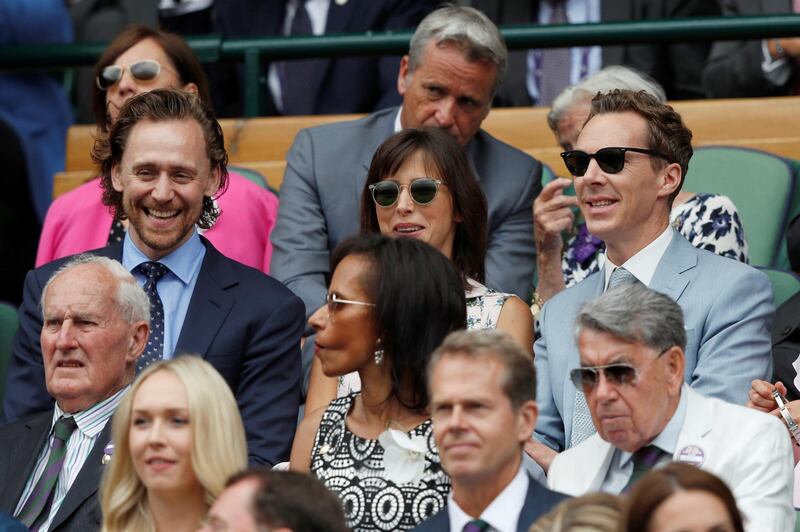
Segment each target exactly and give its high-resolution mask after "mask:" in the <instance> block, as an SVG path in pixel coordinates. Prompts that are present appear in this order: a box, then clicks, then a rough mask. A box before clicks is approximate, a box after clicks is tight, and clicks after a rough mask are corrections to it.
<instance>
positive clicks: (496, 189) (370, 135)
mask: <svg viewBox="0 0 800 532" xmlns="http://www.w3.org/2000/svg"><path fill="white" fill-rule="evenodd" d="M506 56H507V51H506V47H505V44H504V43H503V40H502V37H501V36H500V33H499V32H498V30H497V28H496V27H495V26H494V24H492V22H491V21H490V20H489V19H488V18H486V16H485V15H483V14H482V13H480V12H478V11H476V10H474V9H472V8H468V7H453V6H450V7H445V8H442V9H438V10H436V11H434V12H433V13H431V14H430V15H428V16H427V17H426V18H425V19H424V20H423V21H422V22H421V23H420V25H419V27H418V28H417V30H416V32H415V33H414V36H413V38H412V40H411V45H410V49H409V54H408V55H406V56H404V57H403V59H402V61H401V64H400V70H399V73H398V78H397V88H398V92H399V93H400V95H401V96H402V97H403V104H402V106H401V107H400V108H399V109H398V108H391V109H386V110H383V111H379V112H377V113H374V114H371V115H369V116H367V117H365V118H363V119H360V120H355V121H350V122H341V123H335V124H328V125H323V126H319V127H314V128H310V129H304V130H302V131H300V132H299V133H298V134H297V138H296V139H295V141H294V144H293V145H292V147H291V149H290V150H289V154H288V156H287V166H286V173H285V175H284V179H283V183H282V185H281V205H280V211H279V213H278V220H277V223H276V226H275V229H274V230H273V232H272V243H273V246H274V252H273V255H272V264H271V273H272V274H273V275H274V276H275V277H276V278H278V280H280V281H282V282H284V283H285V284H286V286H288V287H289V288H290V289H291V290H292V291H294V292H295V293H296V294H297V295H298V296H300V298H301V299H303V301H304V302H305V304H306V313H307V315H311V314H312V313H313V312H314V311H316V310H317V309H318V308H319V307H321V306H322V305H323V304H324V303H325V294H326V291H327V285H328V281H329V278H330V252H331V251H332V250H333V248H334V247H336V245H337V244H338V243H339V242H341V241H342V240H343V239H345V238H346V237H348V236H350V235H352V234H354V233H356V232H358V229H359V225H358V222H359V212H358V210H359V200H360V197H361V193H362V190H363V188H364V182H365V181H366V176H367V169H368V167H369V164H370V161H371V160H372V155H373V154H374V152H375V150H376V148H377V147H378V146H379V145H380V144H381V143H382V142H383V141H385V140H386V139H387V138H388V137H390V136H391V135H392V134H393V133H395V132H397V131H399V130H400V129H403V128H413V127H438V128H441V129H443V130H445V131H446V132H447V133H449V134H450V135H452V136H453V137H454V138H455V139H456V140H458V141H459V143H460V144H461V145H463V146H464V148H465V150H466V152H467V155H468V157H469V159H470V162H471V163H472V165H473V170H474V171H475V175H476V177H477V179H478V182H479V184H480V186H481V189H482V190H483V193H484V194H485V195H486V200H487V203H488V207H489V213H488V214H489V227H488V232H489V234H488V241H489V249H488V252H487V258H486V285H488V286H489V287H490V288H494V289H497V290H501V291H503V292H510V293H515V294H517V295H519V296H520V297H522V298H524V299H527V298H528V296H529V294H530V292H531V289H532V283H533V273H534V267H535V259H536V254H535V246H534V241H533V216H532V204H533V199H534V198H535V197H536V195H537V194H538V193H539V191H540V190H541V172H542V166H541V164H540V163H539V162H538V161H536V160H534V159H533V158H531V157H530V156H528V155H526V154H525V153H523V152H521V151H520V150H517V149H516V148H513V147H511V146H509V145H507V144H504V143H503V142H500V141H498V140H497V139H495V138H493V137H492V136H491V135H489V134H488V133H486V132H485V131H482V130H481V129H480V126H481V123H482V122H483V120H484V118H486V116H487V115H488V113H489V109H490V106H491V101H492V96H493V95H494V93H495V92H496V90H497V89H498V87H499V86H500V83H501V82H502V79H503V76H504V73H505V65H506ZM423 232H424V231H423ZM421 238H422V239H423V240H424V239H425V238H426V237H425V235H421Z"/></svg>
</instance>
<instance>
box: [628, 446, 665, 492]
mask: <svg viewBox="0 0 800 532" xmlns="http://www.w3.org/2000/svg"><path fill="white" fill-rule="evenodd" d="M666 454H667V453H666V452H665V451H662V450H661V449H659V448H658V447H656V446H655V445H647V446H645V447H642V448H641V449H639V450H638V451H636V452H635V453H633V458H632V460H633V473H631V478H630V479H629V480H628V483H627V484H626V485H625V488H624V489H623V490H622V493H628V491H630V489H631V488H633V485H634V484H636V482H637V481H638V480H639V479H640V478H642V477H643V476H645V475H646V474H647V473H648V472H649V471H650V470H651V469H653V467H655V465H656V464H657V463H658V461H659V460H660V459H661V458H662V457H663V456H665V455H666Z"/></svg>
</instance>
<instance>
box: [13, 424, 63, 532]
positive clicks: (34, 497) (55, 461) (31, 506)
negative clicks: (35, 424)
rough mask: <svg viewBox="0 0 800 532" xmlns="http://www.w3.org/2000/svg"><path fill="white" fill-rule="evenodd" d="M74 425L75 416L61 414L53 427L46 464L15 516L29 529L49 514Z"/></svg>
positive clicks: (33, 528) (33, 527) (40, 522)
mask: <svg viewBox="0 0 800 532" xmlns="http://www.w3.org/2000/svg"><path fill="white" fill-rule="evenodd" d="M76 427H77V425H76V424H75V418H73V417H63V416H62V417H60V418H58V421H56V424H55V426H54V427H53V443H51V444H50V452H49V454H48V457H47V464H46V465H45V468H44V471H42V476H40V477H39V480H38V481H37V482H36V485H35V486H34V487H33V491H31V494H30V495H29V496H28V500H27V501H25V504H24V505H23V506H22V510H20V512H19V515H18V516H17V518H18V519H19V520H20V521H22V522H23V523H25V525H26V526H27V527H28V528H30V529H31V530H36V529H38V528H39V526H41V524H42V522H43V521H44V520H45V519H46V518H47V516H48V515H49V514H50V505H51V504H52V502H53V493H54V491H55V487H56V481H57V480H58V475H59V473H61V466H63V465H64V458H65V456H66V454H67V441H68V440H69V437H70V435H71V434H72V433H73V431H74V430H75V428H76Z"/></svg>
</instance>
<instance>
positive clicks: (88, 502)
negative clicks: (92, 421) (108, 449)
mask: <svg viewBox="0 0 800 532" xmlns="http://www.w3.org/2000/svg"><path fill="white" fill-rule="evenodd" d="M48 397H49V396H48ZM52 420H53V410H52V408H51V409H50V410H48V411H47V412H42V413H39V414H36V415H34V416H33V417H30V418H28V419H26V420H24V421H18V422H16V423H12V424H11V425H6V426H5V427H2V428H0V449H2V450H3V452H1V453H0V479H1V480H0V511H2V512H6V513H8V514H10V515H13V513H14V509H15V508H16V506H17V504H18V503H19V499H20V497H21V496H22V490H24V489H25V483H26V482H27V481H28V477H29V476H30V474H31V471H33V468H34V466H35V465H36V458H37V457H38V456H39V452H40V451H41V450H42V447H43V446H44V445H45V444H46V443H47V436H48V434H49V433H50V423H51V422H52ZM109 441H111V420H110V419H109V420H108V422H107V423H106V426H105V427H104V428H103V430H102V431H101V432H100V435H99V436H98V438H97V441H96V442H95V444H94V447H92V450H91V451H90V452H89V456H88V457H86V461H85V462H84V463H83V467H82V468H81V470H80V472H79V473H78V476H77V478H76V479H75V481H74V482H73V483H72V486H70V488H69V491H67V495H66V497H64V500H63V502H62V503H61V507H60V508H59V509H58V512H57V513H56V515H55V517H54V518H53V521H52V522H51V523H50V531H51V532H56V531H57V532H66V531H69V530H74V531H76V532H77V531H80V532H83V531H92V530H100V525H101V522H102V518H103V514H102V511H101V510H100V500H99V498H98V494H97V489H98V488H99V486H100V478H101V477H102V475H103V465H102V463H101V461H102V458H103V449H104V448H105V446H106V444H107V443H108V442H109Z"/></svg>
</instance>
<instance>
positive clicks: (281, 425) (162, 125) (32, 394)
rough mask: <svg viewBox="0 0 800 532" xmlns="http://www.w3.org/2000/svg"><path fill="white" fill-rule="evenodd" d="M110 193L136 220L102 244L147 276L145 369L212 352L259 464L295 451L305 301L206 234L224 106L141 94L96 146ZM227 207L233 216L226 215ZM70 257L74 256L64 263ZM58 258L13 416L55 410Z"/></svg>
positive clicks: (32, 327)
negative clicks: (53, 316) (51, 364)
mask: <svg viewBox="0 0 800 532" xmlns="http://www.w3.org/2000/svg"><path fill="white" fill-rule="evenodd" d="M94 157H95V160H97V161H98V162H99V165H100V170H101V174H102V178H101V182H102V187H103V189H104V202H105V203H106V205H108V206H109V207H110V208H111V209H112V210H113V211H114V212H115V213H116V215H117V216H121V219H125V220H127V221H128V230H127V233H126V236H125V239H124V240H123V242H122V243H120V244H115V245H110V246H107V247H105V248H101V249H99V250H96V251H94V252H93V253H95V254H98V255H102V256H106V257H110V258H113V259H116V260H119V261H120V262H121V263H122V264H123V266H125V268H126V269H127V270H128V271H130V272H132V273H133V275H134V277H136V279H137V280H138V281H139V283H140V284H142V285H144V288H145V291H146V292H147V294H148V297H149V299H150V304H151V312H152V318H151V322H150V324H151V328H152V335H151V338H150V341H149V342H148V344H147V347H146V350H145V355H144V356H143V359H142V363H141V364H140V368H139V369H141V367H143V366H145V365H147V364H149V363H151V362H153V361H155V360H159V359H162V358H172V357H173V356H174V355H176V354H179V353H192V354H197V355H199V356H202V357H203V358H205V359H206V360H207V361H208V362H209V363H211V364H212V365H213V366H214V367H215V368H216V369H217V371H219V372H220V374H221V375H222V376H223V377H224V378H225V380H226V381H227V382H228V384H229V385H230V387H231V389H232V390H233V392H234V395H235V396H236V400H237V403H238V405H239V409H240V411H241V414H242V419H243V420H244V425H245V430H246V432H247V441H248V448H249V452H250V461H251V462H253V463H257V464H258V463H266V464H275V463H277V462H280V461H283V460H286V459H287V458H288V456H289V450H290V447H291V441H292V436H293V434H294V430H295V425H296V420H297V410H298V405H299V400H300V386H299V382H300V334H301V332H302V330H303V326H304V318H303V316H304V308H303V304H302V302H301V301H300V299H298V298H297V297H295V296H294V295H293V294H292V293H291V292H290V291H289V290H288V289H287V288H285V287H284V286H283V285H281V284H280V283H279V282H278V281H276V280H274V279H272V278H270V277H268V276H266V275H264V274H263V273H261V272H258V271H256V270H254V269H252V268H248V267H246V266H243V265H242V264H239V263H238V262H235V261H233V260H230V259H228V258H226V257H224V256H223V255H222V254H220V253H219V252H218V251H217V250H216V249H215V248H214V247H213V246H212V245H211V244H210V243H209V242H208V241H207V240H205V239H204V238H203V237H202V236H200V235H199V234H198V230H197V227H200V228H201V229H202V228H208V227H209V226H210V225H211V224H212V223H213V222H214V220H215V219H216V218H217V216H219V215H220V214H221V213H220V212H219V210H218V209H217V208H216V206H215V202H214V199H213V198H214V197H215V196H217V195H218V194H220V193H221V192H220V191H224V190H225V186H226V182H227V170H226V168H225V165H226V163H227V154H226V153H225V148H224V141H223V138H222V130H221V128H220V126H219V124H218V123H217V122H216V120H215V119H214V116H213V113H212V112H211V111H210V109H209V108H207V107H206V106H205V105H204V104H203V103H202V102H201V101H200V100H199V99H197V98H196V97H195V96H193V95H190V94H188V93H184V92H182V91H176V90H171V89H163V90H154V91H151V92H149V93H146V94H141V95H138V96H136V97H134V98H132V99H131V100H130V101H129V102H128V103H127V104H126V105H125V106H124V107H123V111H121V112H120V115H119V117H118V118H117V121H116V122H115V123H114V125H113V126H112V128H111V130H110V131H109V133H108V137H107V138H104V139H102V140H101V142H99V143H98V144H97V145H96V146H95V152H94ZM222 215H223V216H224V214H222ZM61 262H63V261H61ZM61 262H59V261H55V262H53V263H50V264H47V265H44V266H42V267H41V268H37V269H36V270H33V271H31V272H30V273H29V274H28V276H27V278H26V281H25V291H24V300H23V304H22V307H21V309H20V328H19V331H18V332H17V335H16V337H15V339H14V355H13V358H12V360H11V364H10V367H9V374H8V381H7V388H6V396H5V404H4V415H5V420H6V422H10V421H15V420H18V419H20V418H22V417H24V416H26V415H28V414H31V413H34V412H41V411H43V410H47V409H48V408H50V407H51V406H52V399H51V398H50V397H49V396H48V395H47V393H46V389H45V382H44V372H43V368H42V354H41V350H40V348H39V342H38V338H39V333H40V331H41V328H42V322H41V316H40V314H39V309H38V302H39V299H40V295H41V293H42V288H41V287H42V285H43V284H44V282H45V281H46V280H47V279H48V278H49V277H50V275H51V274H52V272H53V271H54V270H55V269H57V268H58V266H59V265H60V264H61Z"/></svg>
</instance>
